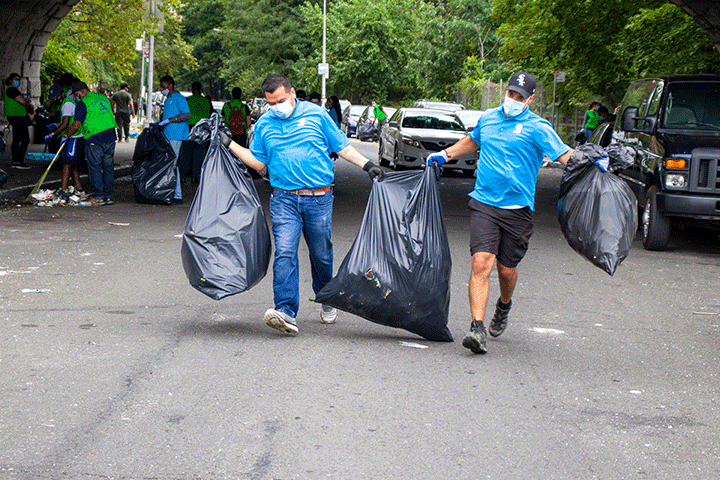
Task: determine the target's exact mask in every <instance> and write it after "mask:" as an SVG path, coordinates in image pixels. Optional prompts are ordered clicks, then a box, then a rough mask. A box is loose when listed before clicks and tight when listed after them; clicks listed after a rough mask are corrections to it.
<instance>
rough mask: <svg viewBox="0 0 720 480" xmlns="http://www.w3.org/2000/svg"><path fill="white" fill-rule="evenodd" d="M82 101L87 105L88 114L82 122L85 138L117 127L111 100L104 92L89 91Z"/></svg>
mask: <svg viewBox="0 0 720 480" xmlns="http://www.w3.org/2000/svg"><path fill="white" fill-rule="evenodd" d="M82 102H83V103H84V104H85V106H86V107H87V116H86V117H85V121H84V122H83V123H82V134H83V136H84V137H85V138H90V137H92V136H93V135H96V134H98V133H100V132H104V131H105V130H110V129H114V128H117V123H115V115H113V111H112V106H111V105H110V100H108V98H107V97H106V96H105V95H104V94H102V93H93V92H89V93H88V94H87V95H85V98H83V99H82Z"/></svg>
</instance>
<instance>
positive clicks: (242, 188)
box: [180, 116, 271, 300]
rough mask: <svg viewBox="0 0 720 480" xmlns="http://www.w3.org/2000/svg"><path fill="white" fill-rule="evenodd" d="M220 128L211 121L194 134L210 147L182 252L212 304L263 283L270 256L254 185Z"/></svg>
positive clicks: (186, 266)
mask: <svg viewBox="0 0 720 480" xmlns="http://www.w3.org/2000/svg"><path fill="white" fill-rule="evenodd" d="M201 122H202V120H201ZM218 123H219V122H218V120H217V116H215V119H214V120H213V119H212V118H211V119H210V121H206V122H204V123H203V124H202V125H201V124H200V122H198V123H197V124H196V125H195V127H194V128H193V132H194V133H198V134H199V130H206V131H205V132H203V133H202V135H205V136H206V138H208V137H211V138H212V141H211V142H210V148H209V149H208V153H207V155H206V156H205V160H204V163H203V168H202V175H201V177H200V184H199V186H198V189H197V192H196V193H195V198H194V199H193V202H192V205H191V206H190V212H189V213H188V216H187V220H186V221H185V227H184V229H183V241H182V248H181V252H180V254H181V256H182V263H183V268H184V269H185V275H187V278H188V280H189V281H190V285H192V286H193V287H195V288H196V289H198V290H199V291H201V292H202V293H204V294H205V295H207V296H209V297H211V298H214V299H215V300H220V299H221V298H224V297H227V296H228V295H234V294H236V293H241V292H244V291H245V290H248V289H250V288H251V287H253V286H254V285H256V284H257V283H258V282H259V281H260V280H262V278H263V277H264V276H265V274H266V273H267V269H268V265H269V264H270V250H271V244H270V230H269V229H268V225H267V220H266V219H265V212H264V211H263V207H262V205H261V204H260V197H259V196H258V193H257V190H256V189H255V184H254V183H253V181H252V179H251V178H250V176H249V174H248V173H247V169H246V168H245V165H244V164H242V162H240V160H238V159H237V158H236V157H235V156H234V155H233V154H232V153H230V151H229V150H228V149H227V148H226V147H224V146H223V145H222V144H221V143H220V141H219V137H218V135H217V132H218ZM196 130H197V132H196Z"/></svg>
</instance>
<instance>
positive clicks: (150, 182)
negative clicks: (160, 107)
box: [132, 123, 177, 205]
mask: <svg viewBox="0 0 720 480" xmlns="http://www.w3.org/2000/svg"><path fill="white" fill-rule="evenodd" d="M176 169H177V158H176V157H175V152H174V151H173V148H172V145H170V141H169V140H168V139H167V138H166V137H165V134H164V133H163V132H162V129H161V128H160V127H159V126H158V125H157V124H156V123H151V124H150V125H149V126H148V127H147V128H143V131H142V132H141V133H140V135H138V138H137V142H136V143H135V151H134V152H133V169H132V179H133V187H134V188H135V201H136V202H138V203H151V204H164V205H170V204H171V203H172V201H173V198H174V197H175V187H176V186H177V171H176Z"/></svg>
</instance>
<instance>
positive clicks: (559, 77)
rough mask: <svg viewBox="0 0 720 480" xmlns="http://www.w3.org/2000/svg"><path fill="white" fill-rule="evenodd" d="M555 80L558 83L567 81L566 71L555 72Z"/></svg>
mask: <svg viewBox="0 0 720 480" xmlns="http://www.w3.org/2000/svg"><path fill="white" fill-rule="evenodd" d="M555 81H556V82H557V83H564V82H565V72H555Z"/></svg>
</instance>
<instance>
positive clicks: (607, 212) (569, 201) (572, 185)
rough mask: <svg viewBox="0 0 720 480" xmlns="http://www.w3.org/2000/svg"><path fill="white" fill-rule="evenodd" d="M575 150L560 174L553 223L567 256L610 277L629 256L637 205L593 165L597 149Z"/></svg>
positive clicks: (616, 182) (620, 185)
mask: <svg viewBox="0 0 720 480" xmlns="http://www.w3.org/2000/svg"><path fill="white" fill-rule="evenodd" d="M581 147H586V148H581ZM581 147H579V148H578V149H577V150H576V151H575V152H574V153H573V155H572V156H571V160H570V161H568V165H567V166H566V168H565V172H563V178H562V182H561V184H560V195H561V196H560V200H559V201H558V221H559V222H560V229H561V230H562V233H563V235H565V239H566V240H567V242H568V244H569V245H570V247H572V249H573V250H575V251H576V252H578V253H579V254H581V255H582V256H584V257H585V258H587V259H588V260H589V261H590V262H591V263H593V264H594V265H596V266H597V267H599V268H601V269H603V270H605V271H606V272H607V273H609V274H610V275H613V274H614V273H615V270H616V269H617V267H618V265H619V264H620V263H621V262H622V261H623V260H625V258H627V256H628V254H629V253H630V247H631V245H632V241H633V238H634V237H635V232H636V231H637V220H638V213H637V200H636V198H635V195H634V194H633V193H632V190H630V187H628V185H627V184H626V183H625V181H623V180H622V179H620V178H618V177H617V176H615V175H613V174H612V173H609V172H603V171H602V170H600V168H598V167H597V166H596V165H595V164H594V163H593V162H594V160H595V158H597V157H594V156H595V155H597V153H598V148H599V147H598V148H595V147H597V145H593V144H585V145H582V146H581ZM600 150H602V149H600ZM627 153H628V152H620V153H619V154H618V155H620V156H623V155H625V154H627ZM624 158H625V159H624V160H623V159H622V158H621V159H619V160H617V159H616V160H612V158H611V163H610V166H611V168H618V167H619V166H620V165H621V164H622V162H624V161H626V160H627V159H628V158H630V157H628V156H627V155H625V157H624ZM613 162H615V163H614V164H613Z"/></svg>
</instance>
